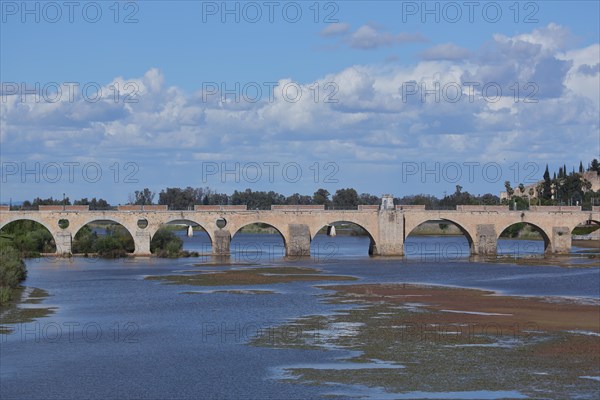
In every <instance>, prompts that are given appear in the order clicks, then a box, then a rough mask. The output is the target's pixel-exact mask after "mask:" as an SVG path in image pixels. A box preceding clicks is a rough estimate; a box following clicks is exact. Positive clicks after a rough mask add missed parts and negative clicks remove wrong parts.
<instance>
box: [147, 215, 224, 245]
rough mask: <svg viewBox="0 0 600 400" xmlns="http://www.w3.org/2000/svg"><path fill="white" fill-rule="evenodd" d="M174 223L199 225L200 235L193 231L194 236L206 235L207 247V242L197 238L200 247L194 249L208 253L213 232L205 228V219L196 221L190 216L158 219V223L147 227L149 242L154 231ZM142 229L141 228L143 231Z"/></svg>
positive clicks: (211, 243) (212, 239)
mask: <svg viewBox="0 0 600 400" xmlns="http://www.w3.org/2000/svg"><path fill="white" fill-rule="evenodd" d="M175 224H181V225H187V226H192V227H194V226H199V227H200V228H202V230H203V232H201V233H200V236H198V235H197V232H194V238H197V237H208V246H209V248H206V247H207V246H206V245H207V243H206V242H204V241H203V240H199V242H200V243H198V244H199V245H200V246H201V247H202V248H201V249H194V251H198V250H201V253H208V252H210V251H211V249H212V246H213V243H214V238H213V233H212V232H211V231H210V230H209V229H207V228H206V225H208V224H207V222H206V221H202V222H198V221H197V220H196V219H192V218H185V217H172V218H167V219H165V220H163V221H160V223H158V224H155V226H152V228H150V227H148V228H149V229H148V235H149V240H150V243H152V239H154V236H155V235H156V233H157V232H158V231H159V230H160V229H161V228H162V227H164V226H165V225H175ZM143 230H144V229H142V231H143Z"/></svg>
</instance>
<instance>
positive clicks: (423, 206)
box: [396, 204, 425, 211]
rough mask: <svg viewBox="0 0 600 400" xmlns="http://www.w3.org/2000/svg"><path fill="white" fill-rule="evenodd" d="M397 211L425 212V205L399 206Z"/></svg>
mask: <svg viewBox="0 0 600 400" xmlns="http://www.w3.org/2000/svg"><path fill="white" fill-rule="evenodd" d="M396 210H422V211H425V204H399V205H397V206H396Z"/></svg>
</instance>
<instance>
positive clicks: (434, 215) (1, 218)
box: [0, 204, 600, 256]
mask: <svg viewBox="0 0 600 400" xmlns="http://www.w3.org/2000/svg"><path fill="white" fill-rule="evenodd" d="M18 220H32V221H35V222H38V223H40V224H41V225H43V226H44V227H46V228H47V229H48V230H49V231H50V232H51V233H52V235H53V237H54V239H55V243H56V248H57V253H58V254H71V244H72V241H73V238H74V237H75V235H76V234H77V232H78V231H79V230H80V229H81V228H82V227H83V226H84V225H86V224H88V223H90V222H94V221H106V220H108V221H114V222H116V223H119V224H121V225H123V226H124V227H125V228H126V229H127V230H128V231H129V232H130V233H131V236H132V237H133V240H134V242H135V251H134V255H137V256H148V255H150V241H151V240H152V237H153V236H154V234H155V233H156V232H157V230H158V229H159V228H160V226H161V225H163V224H166V223H170V222H171V223H173V222H177V223H186V224H193V225H195V224H197V225H200V226H201V227H202V228H204V229H205V230H206V232H207V233H208V236H209V237H210V240H211V243H212V251H213V254H216V255H224V254H229V247H230V242H231V238H232V237H233V236H234V235H235V234H236V233H237V232H238V231H239V230H240V229H241V228H243V227H244V226H246V225H249V224H252V223H264V224H268V225H271V226H273V227H274V228H275V229H276V230H277V231H279V233H280V234H281V236H282V237H283V240H284V244H285V247H286V255H288V256H309V255H310V244H311V241H312V239H314V237H315V235H316V234H317V232H319V230H320V229H322V228H323V227H325V226H328V225H331V224H333V223H336V222H351V223H354V224H357V225H359V226H361V227H362V228H363V229H365V230H366V231H367V232H368V234H369V236H370V239H371V244H370V246H369V254H372V255H381V256H402V255H404V241H405V239H406V237H407V236H408V235H409V234H410V232H412V230H413V229H414V228H416V227H417V226H418V225H420V224H421V223H423V222H427V221H432V220H433V221H447V222H451V223H453V224H455V225H457V226H458V227H459V228H460V229H461V231H462V232H463V234H464V235H465V236H466V238H467V240H468V241H469V245H470V249H471V254H474V255H476V254H479V255H492V254H495V253H496V248H497V240H498V238H499V236H500V234H501V233H502V232H503V231H504V229H506V228H507V227H509V226H510V225H513V224H515V223H519V222H526V223H529V224H531V225H533V226H535V227H537V229H538V230H539V231H540V232H541V234H542V237H543V238H544V244H545V251H546V252H547V253H567V252H569V251H570V249H571V232H572V230H573V228H575V227H576V226H577V225H579V224H581V223H586V222H590V221H593V222H595V223H600V207H593V210H592V211H581V208H580V207H532V208H531V209H530V210H528V211H509V210H508V208H507V207H502V206H457V209H456V210H425V209H424V208H423V207H419V206H395V207H394V206H393V205H392V206H390V205H385V204H384V205H383V206H382V207H379V206H362V207H361V206H359V209H358V210H324V209H323V207H320V206H273V207H272V209H271V210H246V207H245V206H196V207H195V209H194V210H189V211H171V210H167V209H166V206H164V207H163V206H120V207H119V208H118V209H117V210H109V211H90V210H88V209H87V207H85V206H40V210H39V211H9V209H8V207H6V206H2V207H1V208H0V229H1V228H2V227H4V226H5V225H7V224H9V223H11V222H13V221H18ZM63 220H66V221H68V226H67V227H64V225H66V224H64V221H63ZM219 220H224V222H226V224H225V226H223V227H221V228H220V227H219V226H218V225H217V221H219ZM59 221H62V222H63V224H61V223H59ZM61 225H62V226H63V227H64V228H61ZM219 225H221V226H222V225H223V221H221V222H220V223H219Z"/></svg>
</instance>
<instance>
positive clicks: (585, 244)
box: [571, 240, 600, 251]
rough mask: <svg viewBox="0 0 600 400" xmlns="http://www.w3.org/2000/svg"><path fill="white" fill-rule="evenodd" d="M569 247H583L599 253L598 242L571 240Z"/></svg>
mask: <svg viewBox="0 0 600 400" xmlns="http://www.w3.org/2000/svg"><path fill="white" fill-rule="evenodd" d="M571 245H573V246H575V247H585V248H586V249H597V250H598V251H600V240H573V241H572V242H571Z"/></svg>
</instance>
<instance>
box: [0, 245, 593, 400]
mask: <svg viewBox="0 0 600 400" xmlns="http://www.w3.org/2000/svg"><path fill="white" fill-rule="evenodd" d="M182 237H184V240H185V249H187V250H199V251H206V250H207V248H208V246H210V245H209V243H208V239H207V237H206V236H203V235H196V236H194V237H193V238H187V237H185V236H183V235H182ZM368 241H369V240H368V238H366V237H351V236H338V237H336V238H329V237H327V236H320V235H319V236H317V238H316V239H315V240H314V241H313V243H312V249H313V250H312V257H311V258H310V259H309V260H306V259H305V260H285V259H283V258H282V256H283V243H282V242H281V238H280V237H279V236H276V235H252V234H240V235H236V237H235V238H234V241H233V242H232V247H231V248H232V252H233V254H232V256H231V258H230V261H231V262H232V263H234V264H235V263H240V264H244V263H254V264H259V265H265V266H270V265H288V266H311V267H316V268H320V269H323V270H324V271H325V272H326V273H329V274H339V275H351V276H355V277H358V278H359V280H358V281H355V282H351V283H393V282H415V283H417V282H418V283H429V284H440V285H448V286H461V287H472V288H483V289H491V290H496V291H500V292H503V293H507V294H515V295H535V296H538V295H539V296H568V297H581V298H593V299H598V298H599V297H600V268H597V267H593V268H589V267H587V268H562V267H557V266H552V265H547V266H543V265H542V266H539V265H536V266H532V265H529V266H528V265H516V264H512V263H484V262H475V261H469V259H468V244H467V242H466V240H465V239H464V238H463V237H433V238H432V237H428V238H419V237H416V238H412V237H411V238H409V240H408V241H407V243H406V251H407V256H406V257H405V258H398V259H387V258H370V257H368V255H367V252H368V245H369V243H368ZM542 247H543V245H542V243H541V242H537V241H511V240H504V241H501V242H500V245H499V248H500V251H501V252H503V253H504V254H508V255H512V254H515V255H516V254H520V255H523V254H527V253H539V252H541V251H542ZM577 251H580V249H574V252H577ZM213 261H214V260H213V259H212V258H211V257H208V256H204V257H199V258H186V259H185V258H184V259H176V260H170V259H154V258H151V259H149V258H137V259H127V260H116V261H113V260H97V259H84V258H73V259H71V260H64V259H51V258H48V259H38V260H29V261H28V262H27V267H28V270H29V275H28V279H27V281H26V282H25V284H26V285H27V286H30V287H38V288H42V289H44V290H46V291H48V292H49V293H50V297H48V298H47V299H46V300H45V301H44V302H43V303H42V305H43V306H51V307H56V309H55V313H54V314H52V315H50V316H48V317H44V318H41V319H39V320H37V321H34V322H29V323H23V324H17V325H13V326H12V328H13V329H14V332H13V333H11V334H7V335H0V350H1V351H0V385H1V386H0V395H1V396H0V397H1V398H2V399H13V398H19V399H42V398H43V399H48V398H51V399H81V398H88V399H113V398H115V399H116V398H119V399H127V398H148V399H171V398H172V399H175V398H176V399H198V398H210V399H219V398H236V399H242V398H243V399H248V398H253V399H254V398H256V399H267V398H274V399H281V398H286V399H309V398H320V397H321V396H322V395H323V394H324V393H328V392H329V391H330V390H331V388H327V387H323V386H316V385H315V386H311V385H302V384H299V383H294V384H291V383H286V382H283V381H281V380H278V379H274V377H273V371H274V370H276V369H277V368H278V367H279V366H282V365H290V364H307V363H315V362H319V363H327V362H331V361H332V360H334V359H335V357H336V356H339V354H336V353H335V352H323V351H316V350H301V349H277V348H263V347H255V346H250V345H248V340H249V339H251V338H252V337H253V336H254V335H256V334H257V332H259V330H258V329H259V328H263V329H266V328H268V327H271V326H275V325H279V324H283V323H285V322H287V321H290V320H292V319H295V318H298V317H300V316H303V315H314V314H328V313H331V312H332V311H333V310H334V309H335V308H336V306H335V305H332V304H326V303H324V302H323V301H322V299H321V298H319V297H318V296H317V295H318V294H322V293H323V290H321V289H317V288H315V287H314V286H315V285H317V284H323V283H324V282H316V283H315V282H292V283H286V284H277V285H270V286H269V285H267V286H265V285H262V286H256V287H252V288H251V289H261V290H263V289H269V290H273V291H274V292H275V293H273V294H261V295H240V294H232V293H211V292H210V290H213V289H219V288H214V287H210V288H200V287H193V286H181V285H166V284H163V283H160V282H158V281H149V280H144V277H146V276H148V275H162V274H173V273H178V272H179V273H183V272H184V271H193V270H194V269H196V270H197V268H198V267H195V266H194V265H193V264H195V263H207V264H206V265H205V266H204V267H203V268H202V269H203V270H211V269H215V270H223V269H226V268H240V267H243V266H240V265H227V266H219V265H217V264H214V263H210V264H209V262H213ZM326 283H327V282H325V284H326ZM338 283H339V282H338ZM240 288H241V289H248V287H247V286H244V287H240ZM206 289H210V290H206ZM227 289H231V287H227ZM198 290H206V291H207V293H205V294H202V295H189V294H182V292H184V291H198Z"/></svg>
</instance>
